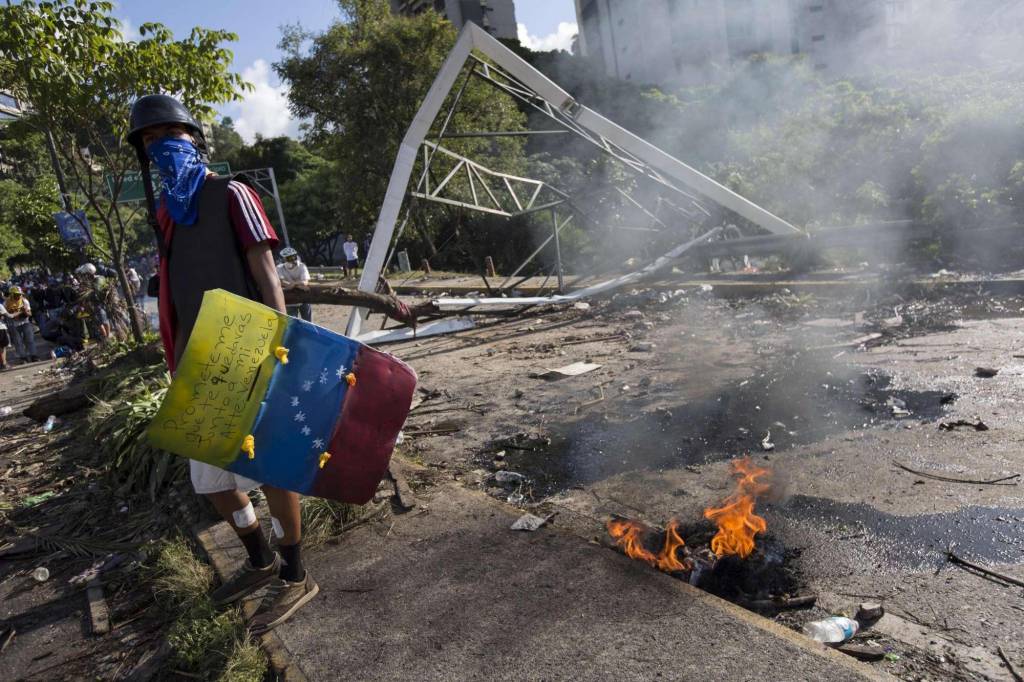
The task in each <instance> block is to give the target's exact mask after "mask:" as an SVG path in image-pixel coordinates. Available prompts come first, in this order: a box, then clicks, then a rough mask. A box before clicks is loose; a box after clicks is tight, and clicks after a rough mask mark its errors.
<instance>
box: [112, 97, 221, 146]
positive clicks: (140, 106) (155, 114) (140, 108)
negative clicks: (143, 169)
mask: <svg viewBox="0 0 1024 682" xmlns="http://www.w3.org/2000/svg"><path fill="white" fill-rule="evenodd" d="M166 123H180V124H182V125H183V126H185V127H186V128H188V129H189V131H190V132H191V133H192V135H193V136H194V137H195V138H196V146H197V147H198V148H199V151H200V152H205V151H206V136H205V135H203V128H202V126H200V125H199V124H198V123H197V122H196V120H195V119H194V118H192V114H190V113H188V109H186V108H185V107H184V105H182V103H181V102H179V101H178V100H176V99H174V98H173V97H170V96H168V95H145V96H144V97H140V98H139V99H137V100H135V104H133V105H132V113H131V115H130V116H129V123H128V125H129V128H130V130H129V132H128V137H127V139H128V143H129V144H131V145H133V146H134V147H135V148H136V149H138V150H139V153H140V154H145V151H146V150H145V149H143V148H142V130H143V129H144V128H148V127H149V126H152V125H160V124H166Z"/></svg>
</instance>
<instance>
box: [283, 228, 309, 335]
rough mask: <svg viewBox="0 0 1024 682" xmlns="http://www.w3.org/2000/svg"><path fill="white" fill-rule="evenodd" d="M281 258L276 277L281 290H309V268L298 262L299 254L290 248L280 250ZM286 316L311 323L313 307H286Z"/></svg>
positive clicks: (300, 305) (299, 304)
mask: <svg viewBox="0 0 1024 682" xmlns="http://www.w3.org/2000/svg"><path fill="white" fill-rule="evenodd" d="M281 258H283V259H284V263H282V264H281V265H278V266H277V276H278V277H279V278H280V279H281V288H282V289H284V290H285V291H288V290H289V289H304V290H308V289H309V268H307V267H306V264H305V263H303V262H302V261H301V260H299V252H298V251H296V250H295V249H293V248H292V247H290V246H286V247H284V248H283V249H281ZM288 314H289V315H291V316H292V317H295V316H296V315H298V316H299V317H301V318H302V319H304V320H305V321H307V322H312V321H313V306H311V305H310V304H308V303H298V304H296V305H290V306H288Z"/></svg>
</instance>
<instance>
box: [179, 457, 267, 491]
mask: <svg viewBox="0 0 1024 682" xmlns="http://www.w3.org/2000/svg"><path fill="white" fill-rule="evenodd" d="M188 468H189V474H190V475H191V476H192V487H193V488H195V491H196V492H197V493H199V494H200V495H209V494H210V493H222V492H224V491H226V490H241V491H242V492H249V491H250V490H253V489H254V488H259V487H260V486H261V485H263V484H262V483H258V482H256V481H254V480H252V479H250V478H246V477H245V476H239V475H238V474H233V473H231V472H230V471H225V470H224V469H221V468H220V467H215V466H213V465H212V464H207V463H206V462H197V461H196V460H194V459H190V460H189V462H188Z"/></svg>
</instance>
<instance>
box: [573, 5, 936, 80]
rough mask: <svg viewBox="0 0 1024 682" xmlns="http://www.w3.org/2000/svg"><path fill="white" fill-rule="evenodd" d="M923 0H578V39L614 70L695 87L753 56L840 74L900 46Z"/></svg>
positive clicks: (625, 75)
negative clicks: (802, 60)
mask: <svg viewBox="0 0 1024 682" xmlns="http://www.w3.org/2000/svg"><path fill="white" fill-rule="evenodd" d="M922 1H924V0H576V16H577V23H578V24H579V26H580V46H581V49H582V52H583V54H584V55H587V56H589V57H591V58H593V59H596V60H597V61H599V62H600V63H601V64H602V65H603V66H604V69H605V72H606V73H607V74H608V75H609V76H613V77H616V78H622V79H624V80H632V81H637V82H641V83H655V84H659V85H683V86H694V85H702V84H706V83H711V82H714V81H715V80H716V79H717V78H718V76H719V75H721V74H723V73H724V72H725V70H726V69H727V67H728V66H729V65H730V64H732V63H734V62H737V61H742V60H745V59H746V58H748V57H749V56H750V55H752V54H756V53H774V54H805V55H807V59H808V62H809V63H810V64H811V65H812V66H814V67H815V68H817V69H819V70H823V71H826V72H830V73H836V74H844V73H849V72H850V71H852V70H855V69H857V68H860V67H861V66H867V65H869V64H873V63H876V62H877V61H878V60H884V59H886V58H887V57H888V56H889V55H890V54H892V53H893V52H894V51H895V50H898V49H899V47H900V46H901V44H902V43H901V41H902V39H903V37H904V35H905V34H906V31H907V27H908V25H909V24H911V22H913V20H914V13H915V9H916V5H917V4H920V3H921V2H922Z"/></svg>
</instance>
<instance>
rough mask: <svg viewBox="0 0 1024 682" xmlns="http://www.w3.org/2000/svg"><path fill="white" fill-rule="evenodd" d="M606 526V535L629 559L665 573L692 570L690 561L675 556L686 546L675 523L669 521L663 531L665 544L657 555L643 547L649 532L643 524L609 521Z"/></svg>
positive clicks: (616, 520) (677, 524)
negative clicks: (645, 536) (610, 537)
mask: <svg viewBox="0 0 1024 682" xmlns="http://www.w3.org/2000/svg"><path fill="white" fill-rule="evenodd" d="M606 525H607V528H608V534H609V535H611V536H612V538H613V539H614V540H615V543H616V544H617V545H618V546H619V547H621V548H622V551H624V552H625V553H626V556H628V557H629V558H631V559H636V560H638V561H643V562H644V563H646V564H648V565H650V566H653V567H654V568H657V569H659V570H662V571H665V572H666V573H672V572H675V571H690V570H693V562H692V561H690V559H688V558H685V557H684V558H683V560H682V561H680V560H679V557H678V555H677V551H678V550H680V549H682V548H683V547H685V545H686V543H685V542H683V538H682V537H680V536H679V530H678V529H679V523H678V522H677V521H674V520H673V521H669V524H668V528H666V529H665V544H664V545H663V546H662V548H661V551H660V552H658V554H654V552H652V551H650V550H649V549H647V548H646V547H644V544H643V537H644V535H645V534H646V533H647V532H649V529H648V528H647V526H645V525H644V524H642V523H640V522H638V521H629V520H626V519H610V520H609V521H608V523H607V524H606Z"/></svg>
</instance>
